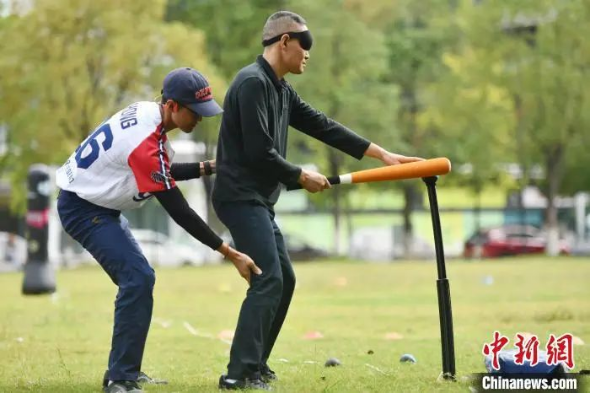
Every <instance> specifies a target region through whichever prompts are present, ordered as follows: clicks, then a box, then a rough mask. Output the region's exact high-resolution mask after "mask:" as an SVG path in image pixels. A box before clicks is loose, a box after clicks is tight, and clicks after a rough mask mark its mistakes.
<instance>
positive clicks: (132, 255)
mask: <svg viewBox="0 0 590 393" xmlns="http://www.w3.org/2000/svg"><path fill="white" fill-rule="evenodd" d="M221 112H222V109H221V108H220V107H219V105H218V104H217V103H216V102H215V101H214V100H213V95H212V92H211V87H210V86H209V83H208V82H207V80H206V79H205V77H204V76H203V75H201V74H200V73H199V72H197V71H196V70H194V69H191V68H179V69H176V70H174V71H172V72H170V73H169V74H168V75H167V76H166V78H165V79H164V86H163V90H162V100H161V103H159V104H158V103H155V102H147V101H142V102H136V103H134V104H131V105H130V106H128V107H127V108H125V109H123V110H121V111H119V112H117V113H116V114H114V115H113V116H112V117H110V118H109V119H107V120H106V121H105V122H104V123H102V124H101V125H99V126H98V127H97V128H96V130H95V131H94V132H93V133H92V134H91V135H90V136H89V137H88V138H87V139H86V140H85V141H84V142H83V143H82V144H81V145H80V146H79V147H78V149H76V151H75V152H74V153H73V154H72V155H71V156H70V158H69V159H68V160H67V161H66V163H65V164H64V165H63V166H62V167H61V168H60V169H58V171H57V185H58V186H59V188H60V189H61V192H60V195H59V200H58V212H59V216H60V219H61V222H62V224H63V227H64V229H65V231H66V232H67V233H68V234H69V235H70V236H72V237H73V238H74V239H75V240H76V241H78V242H79V243H80V244H81V245H82V246H83V247H84V248H85V249H86V250H88V251H89V252H90V253H91V254H92V256H93V257H94V258H95V259H96V260H97V261H98V263H99V264H100V265H101V266H102V268H103V269H104V270H105V271H106V273H107V274H108V275H109V277H110V278H111V280H112V281H113V282H114V283H115V284H116V285H117V286H118V287H119V293H118V294H117V298H116V301H115V321H114V329H113V339H112V347H111V352H110V356H109V363H108V370H107V372H106V374H105V380H104V390H105V391H106V392H108V393H123V392H135V393H138V392H142V390H141V388H140V386H139V385H138V381H139V382H148V383H149V382H152V383H153V382H157V381H154V380H153V379H151V378H149V377H147V376H146V375H145V374H144V373H141V372H140V371H141V363H142V358H143V351H144V347H145V342H146V338H147V334H148V330H149V327H150V322H151V318H152V307H153V298H152V293H153V288H154V283H155V275H154V270H153V269H152V268H151V267H150V265H149V263H148V261H147V260H146V258H145V256H144V255H143V253H142V251H141V249H140V248H139V246H138V245H137V242H136V241H135V239H134V238H133V236H132V235H131V232H130V231H129V227H128V222H127V220H126V219H125V217H123V216H122V215H121V211H122V210H127V209H134V208H138V207H140V206H141V205H142V204H143V203H144V202H145V201H146V200H147V199H149V198H151V197H152V196H155V197H156V199H157V200H158V202H160V204H161V205H162V206H163V207H164V209H165V210H166V211H167V212H168V214H169V215H170V217H172V219H174V221H176V223H178V224H179V225H180V226H181V227H183V228H184V229H185V230H186V231H187V232H188V233H190V234H191V235H192V236H193V237H195V238H196V239H197V240H199V241H201V242H202V243H203V244H206V245H207V246H209V247H211V248H212V249H214V250H217V251H219V252H220V253H221V254H223V256H224V257H225V258H227V259H229V260H231V261H232V262H233V264H234V265H235V267H236V268H237V269H238V271H239V273H240V275H241V276H242V277H244V278H245V279H246V280H248V281H250V274H251V272H254V273H255V274H260V273H261V272H260V269H258V267H257V266H256V265H255V264H254V262H253V261H252V259H250V257H248V256H247V255H246V254H242V253H241V252H238V251H236V250H234V249H233V248H231V247H229V246H228V245H227V244H226V243H224V242H223V241H222V240H221V239H220V238H219V236H217V235H216V234H215V233H214V232H213V231H212V230H211V229H210V228H209V227H208V226H207V224H206V223H205V222H204V221H203V220H202V219H201V218H200V217H199V216H198V215H197V213H195V211H194V210H193V209H192V208H191V207H190V206H189V205H188V203H187V201H186V200H185V198H184V196H183V195H182V193H181V192H180V190H179V189H178V187H177V186H176V181H178V180H188V179H194V178H198V177H199V176H202V175H211V174H212V173H213V171H214V169H215V162H210V161H205V162H200V163H187V164H171V161H172V157H173V154H174V152H173V151H172V149H171V148H170V143H169V141H168V132H170V131H172V130H174V129H176V128H180V129H181V130H182V131H183V132H186V133H190V132H192V130H193V129H194V128H195V127H196V125H197V124H198V123H199V122H200V121H201V120H202V118H203V117H209V116H215V115H218V114H220V113H221Z"/></svg>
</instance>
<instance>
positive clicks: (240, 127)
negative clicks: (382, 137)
mask: <svg viewBox="0 0 590 393" xmlns="http://www.w3.org/2000/svg"><path fill="white" fill-rule="evenodd" d="M223 111H224V112H223V119H222V122H221V129H220V131H219V141H218V145H217V157H216V158H217V163H216V166H217V176H216V180H215V186H214V190H213V200H214V202H218V201H243V200H258V201H261V202H263V203H265V204H266V205H268V206H270V207H272V205H274V204H275V203H276V201H277V199H278V197H279V193H280V184H279V183H283V184H285V185H290V184H296V183H297V180H298V179H299V175H300V174H301V168H299V167H297V166H295V165H293V164H291V163H290V162H288V161H287V160H286V159H285V158H286V155H287V134H288V129H289V126H292V127H293V128H295V129H297V130H299V131H301V132H303V133H305V134H307V135H309V136H312V137H314V138H316V139H318V140H320V141H322V142H324V143H326V144H328V145H330V146H333V147H335V148H337V149H339V150H341V151H343V152H345V153H347V154H350V155H351V156H353V157H355V158H357V159H361V158H362V157H363V154H364V152H365V151H366V150H367V148H368V147H369V144H370V142H369V141H368V140H366V139H364V138H362V137H360V136H359V135H357V134H355V133H354V132H353V131H351V130H349V129H348V128H346V127H344V126H343V125H341V124H339V123H338V122H336V121H334V120H332V119H330V118H328V117H327V116H326V115H325V114H323V113H322V112H320V111H317V110H315V109H314V108H312V107H311V106H310V105H308V104H307V103H306V102H304V101H303V100H302V99H301V97H299V95H298V94H297V93H296V92H295V90H294V89H293V87H291V85H289V84H288V83H287V82H286V81H285V80H278V78H277V77H276V74H275V73H274V71H273V70H272V68H271V66H270V65H269V64H268V62H267V61H266V60H265V59H264V58H263V57H262V56H258V58H257V59H256V62H255V63H253V64H251V65H249V66H247V67H245V68H243V69H242V70H240V72H238V74H237V75H236V77H235V79H234V80H233V82H232V83H231V85H230V87H229V89H228V91H227V94H226V96H225V101H224V104H223ZM334 175H337V174H334Z"/></svg>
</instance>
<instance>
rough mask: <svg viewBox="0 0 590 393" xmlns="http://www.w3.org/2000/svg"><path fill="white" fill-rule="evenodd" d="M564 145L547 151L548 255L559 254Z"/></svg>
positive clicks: (549, 148) (555, 146)
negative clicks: (559, 197)
mask: <svg viewBox="0 0 590 393" xmlns="http://www.w3.org/2000/svg"><path fill="white" fill-rule="evenodd" d="M563 150H564V149H563V145H562V144H559V145H554V146H551V147H548V148H547V149H545V158H546V168H545V169H546V171H547V183H548V185H547V248H546V253H547V255H551V256H555V255H558V254H559V222H558V220H557V206H555V198H556V197H557V193H558V191H559V185H560V183H561V178H562V166H563V158H564V157H563Z"/></svg>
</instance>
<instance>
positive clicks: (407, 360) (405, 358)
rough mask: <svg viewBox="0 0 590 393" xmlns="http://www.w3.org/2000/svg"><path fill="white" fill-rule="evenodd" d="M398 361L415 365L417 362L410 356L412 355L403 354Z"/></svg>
mask: <svg viewBox="0 0 590 393" xmlns="http://www.w3.org/2000/svg"><path fill="white" fill-rule="evenodd" d="M399 361H400V362H402V363H416V362H417V360H416V358H415V357H414V355H412V354H409V353H405V354H403V355H402V356H401V357H400V358H399Z"/></svg>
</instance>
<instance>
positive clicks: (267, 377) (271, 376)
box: [260, 365, 279, 383]
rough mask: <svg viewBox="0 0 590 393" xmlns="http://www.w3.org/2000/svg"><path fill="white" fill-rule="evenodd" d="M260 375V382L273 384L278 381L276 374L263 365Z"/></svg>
mask: <svg viewBox="0 0 590 393" xmlns="http://www.w3.org/2000/svg"><path fill="white" fill-rule="evenodd" d="M260 374H261V376H262V380H263V381H264V382H266V383H269V382H273V381H276V380H278V379H279V377H277V374H276V373H275V372H274V371H272V370H271V369H270V367H268V366H267V365H264V366H262V367H261V368H260Z"/></svg>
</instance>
